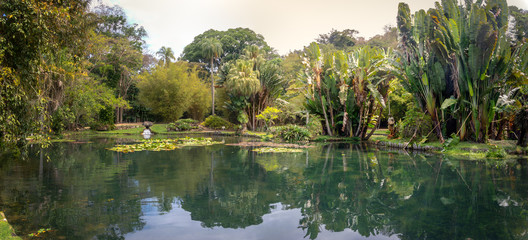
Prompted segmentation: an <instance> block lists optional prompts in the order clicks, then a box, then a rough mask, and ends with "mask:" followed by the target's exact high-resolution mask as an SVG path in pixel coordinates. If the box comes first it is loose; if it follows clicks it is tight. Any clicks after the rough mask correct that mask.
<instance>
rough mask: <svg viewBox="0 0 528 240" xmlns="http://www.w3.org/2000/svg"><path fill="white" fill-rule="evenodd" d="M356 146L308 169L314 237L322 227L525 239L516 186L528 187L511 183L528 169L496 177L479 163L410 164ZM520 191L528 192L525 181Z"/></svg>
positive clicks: (307, 221)
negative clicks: (508, 191) (352, 149)
mask: <svg viewBox="0 0 528 240" xmlns="http://www.w3.org/2000/svg"><path fill="white" fill-rule="evenodd" d="M352 147H353V148H356V149H355V151H348V150H346V149H339V148H335V149H333V148H334V146H332V145H328V146H325V147H323V149H322V150H321V154H320V155H321V158H322V161H319V162H317V161H316V162H315V163H314V164H312V165H311V166H310V167H308V168H306V170H305V171H304V177H305V181H304V184H303V185H302V187H303V192H302V194H301V195H300V196H299V197H300V200H299V201H298V202H299V205H298V206H299V207H301V212H302V215H303V217H302V219H301V220H300V227H301V228H303V229H304V230H305V231H306V236H309V237H310V238H311V239H315V238H317V236H318V234H319V232H320V231H321V229H322V228H323V226H324V228H326V229H327V230H330V231H343V230H344V229H347V228H348V229H351V230H354V231H357V232H358V233H360V234H361V235H363V236H367V237H368V236H371V235H377V234H380V233H381V234H384V235H392V234H397V235H399V236H400V238H402V239H424V238H428V239H466V238H473V239H519V238H522V237H526V234H527V233H526V231H525V229H527V227H528V220H527V219H526V212H527V207H528V205H527V204H525V202H526V199H527V198H526V196H519V194H513V193H518V192H519V191H518V189H516V190H513V189H514V188H512V187H513V186H511V184H515V183H516V182H517V183H522V182H521V181H520V179H512V177H509V175H510V176H522V175H523V174H521V172H515V171H526V166H523V167H520V168H522V170H519V169H517V168H519V165H517V168H511V167H505V168H503V169H505V170H502V172H498V171H497V170H496V169H494V167H489V166H486V165H485V164H479V163H476V162H467V161H460V162H458V163H451V162H449V160H446V159H438V158H435V157H424V156H420V155H417V156H409V157H408V158H409V159H408V160H403V159H401V156H402V155H400V156H399V158H400V159H399V160H398V159H394V155H392V154H385V153H383V154H382V153H380V152H367V151H365V150H364V149H360V147H359V146H352ZM338 159H341V160H342V159H345V160H342V161H338ZM512 171H514V173H512ZM525 175H526V174H525ZM504 178H506V179H504ZM525 178H526V177H525ZM501 179H502V180H501ZM525 180H526V179H525ZM501 185H502V186H501ZM505 185H508V186H505ZM519 186H522V187H524V189H525V190H526V186H527V185H526V184H525V183H524V184H519ZM501 189H508V190H510V191H511V190H513V191H512V192H513V193H506V191H505V190H501ZM521 192H522V191H521ZM523 193H526V191H524V192H523ZM524 195H526V194H524ZM514 199H515V200H514ZM522 199H524V200H522ZM519 201H523V202H524V203H520V202H519ZM501 203H502V205H503V206H500V204H501ZM508 203H509V204H508ZM505 205H508V206H505ZM523 213H524V215H523Z"/></svg>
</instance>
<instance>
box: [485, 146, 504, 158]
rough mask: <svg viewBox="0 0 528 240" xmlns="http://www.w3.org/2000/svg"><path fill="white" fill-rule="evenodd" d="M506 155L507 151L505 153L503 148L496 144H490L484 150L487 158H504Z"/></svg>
mask: <svg viewBox="0 0 528 240" xmlns="http://www.w3.org/2000/svg"><path fill="white" fill-rule="evenodd" d="M506 156H508V153H506V151H505V150H504V148H501V147H499V146H497V145H492V146H491V147H490V149H488V151H487V152H486V157H487V158H505V157H506Z"/></svg>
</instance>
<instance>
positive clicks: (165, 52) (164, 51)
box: [156, 46, 175, 66]
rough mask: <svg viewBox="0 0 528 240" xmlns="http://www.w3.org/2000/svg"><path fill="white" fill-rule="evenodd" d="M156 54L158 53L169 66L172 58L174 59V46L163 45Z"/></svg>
mask: <svg viewBox="0 0 528 240" xmlns="http://www.w3.org/2000/svg"><path fill="white" fill-rule="evenodd" d="M156 55H158V56H159V57H160V58H161V60H162V61H163V63H164V64H165V66H169V64H170V62H171V59H172V60H174V59H175V58H174V52H173V51H172V48H170V47H165V46H163V47H161V48H160V50H158V51H157V52H156Z"/></svg>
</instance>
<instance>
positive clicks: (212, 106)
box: [211, 58, 215, 115]
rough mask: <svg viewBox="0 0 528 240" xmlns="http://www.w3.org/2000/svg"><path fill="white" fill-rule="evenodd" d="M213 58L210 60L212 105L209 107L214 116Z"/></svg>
mask: <svg viewBox="0 0 528 240" xmlns="http://www.w3.org/2000/svg"><path fill="white" fill-rule="evenodd" d="M213 60H214V59H213V58H211V99H212V102H213V103H212V105H211V113H212V115H215V111H214V110H215V90H214V78H213Z"/></svg>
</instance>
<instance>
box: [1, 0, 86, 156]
mask: <svg viewBox="0 0 528 240" xmlns="http://www.w3.org/2000/svg"><path fill="white" fill-rule="evenodd" d="M88 3H89V1H80V0H79V1H76V0H70V1H60V2H57V1H35V0H29V1H17V0H6V1H1V2H0V32H1V33H2V34H0V89H1V91H2V92H1V93H0V95H1V99H0V106H1V110H0V111H1V112H0V120H2V121H1V122H2V123H6V124H5V126H2V127H1V128H0V142H1V143H2V144H0V145H2V146H5V145H4V143H5V144H6V145H8V144H13V143H16V142H24V141H25V140H26V137H27V136H29V135H33V138H41V137H42V136H45V135H47V134H48V132H49V125H50V120H51V117H50V116H51V113H53V112H54V111H56V110H57V109H58V107H59V106H60V104H61V102H62V100H63V93H64V88H63V86H64V84H65V83H67V82H68V81H71V80H72V79H73V78H74V77H75V76H77V75H78V74H79V71H78V70H79V55H80V52H81V50H82V48H83V47H84V41H83V40H84V38H85V37H86V33H87V30H88V25H89V23H90V21H91V18H90V17H89V15H88V14H87V9H88ZM2 125H4V124H2Z"/></svg>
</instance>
